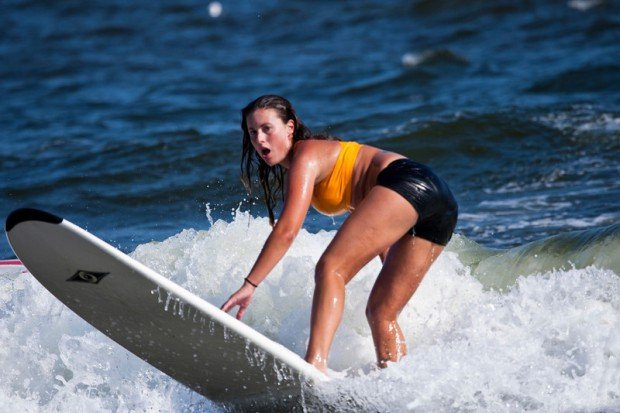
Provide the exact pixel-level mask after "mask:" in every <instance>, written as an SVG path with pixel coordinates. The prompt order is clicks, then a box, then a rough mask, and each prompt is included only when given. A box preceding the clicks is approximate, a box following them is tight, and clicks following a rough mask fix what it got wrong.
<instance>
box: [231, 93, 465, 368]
mask: <svg viewBox="0 0 620 413" xmlns="http://www.w3.org/2000/svg"><path fill="white" fill-rule="evenodd" d="M241 128H242V130H243V155H242V160H241V165H242V169H243V170H244V174H243V178H244V183H245V184H246V187H248V189H249V190H251V181H252V175H253V173H254V172H255V170H256V169H257V170H258V177H259V180H260V182H261V185H262V187H263V191H264V196H265V201H266V203H267V209H268V211H269V219H270V222H271V225H272V226H273V231H272V232H271V234H270V235H269V237H268V238H267V241H266V242H265V245H264V247H263V249H262V251H261V252H260V254H259V256H258V258H257V260H256V262H255V264H254V266H253V267H252V270H251V271H250V273H249V274H248V276H247V277H246V278H245V280H244V282H243V285H242V286H241V288H240V289H239V290H237V291H236V292H235V293H234V294H233V295H232V296H231V297H230V298H229V299H228V301H226V303H224V305H223V306H222V310H224V311H229V310H231V309H232V308H234V307H237V306H238V307H239V310H238V312H237V318H238V319H241V317H242V316H243V314H244V313H245V311H246V309H247V307H248V305H249V304H250V301H251V300H252V296H253V294H254V291H255V289H256V288H257V287H258V286H259V285H260V283H261V282H262V281H263V280H264V279H265V278H266V277H267V275H268V274H269V272H270V271H271V270H272V269H273V268H274V267H275V265H276V264H277V263H278V262H279V261H280V259H281V258H282V257H283V256H284V254H285V253H286V251H287V250H288V248H289V247H290V246H291V244H292V243H293V240H294V239H295V236H296V235H297V233H298V231H299V230H300V228H301V226H302V224H303V222H304V219H305V217H306V214H307V212H308V209H309V208H310V205H313V206H314V207H315V208H316V209H317V210H318V211H319V212H322V213H325V214H328V215H337V214H341V213H344V212H350V213H351V214H350V215H349V217H348V218H347V219H346V220H345V221H344V223H343V224H342V226H341V228H340V230H339V231H338V233H337V234H336V236H335V237H334V239H333V240H332V241H331V243H330V244H329V246H328V247H327V249H326V250H325V252H324V253H323V255H322V256H321V258H320V259H319V262H318V263H317V266H316V272H315V283H316V287H315V290H314V297H313V302H312V316H311V327H310V341H309V344H308V351H307V353H306V357H305V358H306V361H307V362H308V363H310V364H313V365H314V366H315V367H317V368H318V369H319V370H321V371H323V372H326V371H327V356H328V354H329V349H330V347H331V344H332V340H333V338H334V334H335V332H336V329H337V327H338V324H339V323H340V319H341V316H342V311H343V308H344V296H345V291H344V288H345V285H346V284H347V283H348V282H349V281H350V280H351V279H352V278H353V277H354V276H355V274H357V272H358V271H359V270H360V269H361V268H362V267H363V266H364V265H366V264H367V263H368V262H369V261H370V260H372V259H373V258H374V257H376V256H380V257H381V260H382V262H383V267H382V269H381V272H380V273H379V276H378V278H377V280H376V282H375V285H374V287H373V289H372V291H371V293H370V297H369V299H368V305H367V307H366V317H367V319H368V322H369V324H370V328H371V331H372V337H373V341H374V344H375V349H376V354H377V364H378V365H379V367H386V366H387V362H388V361H397V360H398V359H400V358H401V357H402V356H404V355H405V354H406V345H405V339H404V336H403V333H402V331H401V329H400V327H399V325H398V322H397V318H398V315H399V313H400V312H401V310H402V309H403V308H404V307H405V305H406V304H407V302H408V301H409V299H410V298H411V296H412V295H413V293H414V292H415V290H416V289H417V287H418V285H419V284H420V282H421V281H422V278H423V277H424V275H425V274H426V272H427V271H428V269H429V267H430V266H431V264H432V263H433V262H434V261H435V259H436V258H437V256H438V255H439V254H440V253H441V251H442V250H443V248H444V246H445V245H446V244H447V243H448V241H449V240H450V238H451V236H452V232H453V230H454V227H455V225H456V219H457V204H456V201H455V200H454V197H453V196H452V194H451V192H450V190H449V189H448V187H447V185H446V184H445V183H444V182H443V181H442V180H441V179H439V178H438V177H437V176H436V175H434V174H433V173H432V172H431V171H430V170H429V169H428V168H427V167H425V166H423V165H420V164H418V163H415V162H413V161H411V160H409V159H407V158H405V157H404V156H402V155H399V154H396V153H393V152H386V151H382V150H380V149H377V148H374V147H372V146H368V145H360V144H358V143H355V142H341V141H338V140H335V139H332V138H328V137H325V136H313V135H312V134H311V133H310V131H309V130H308V128H306V127H305V126H304V124H303V123H302V122H301V121H300V120H299V118H298V117H297V115H296V113H295V110H294V109H293V108H292V106H291V104H290V102H288V101H287V100H286V99H284V98H282V97H279V96H274V95H268V96H261V97H259V98H258V99H256V100H254V101H253V102H251V103H250V104H249V105H248V106H246V107H245V108H244V109H243V110H242V120H241ZM285 174H286V181H285V180H284V177H285ZM283 186H284V188H282V187H283ZM283 189H284V196H283V199H284V205H283V208H282V213H281V215H280V218H279V219H278V221H277V222H275V220H274V213H273V210H274V208H275V204H276V202H277V199H278V194H279V193H281V192H282V190H283Z"/></svg>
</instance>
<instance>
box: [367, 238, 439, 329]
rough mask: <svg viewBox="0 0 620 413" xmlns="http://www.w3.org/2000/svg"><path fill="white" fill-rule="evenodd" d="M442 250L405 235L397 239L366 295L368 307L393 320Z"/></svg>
mask: <svg viewBox="0 0 620 413" xmlns="http://www.w3.org/2000/svg"><path fill="white" fill-rule="evenodd" d="M443 248H444V247H443V246H441V245H438V244H435V243H433V242H431V241H428V240H426V239H423V238H419V237H413V236H411V235H409V234H406V235H404V236H403V237H401V239H399V240H398V242H396V243H395V244H394V245H393V246H392V247H391V248H390V250H389V252H388V255H387V257H386V260H385V262H384V264H383V269H382V270H381V273H380V274H379V277H378V278H377V280H376V281H375V285H374V286H373V288H372V291H371V293H370V297H369V299H368V304H369V307H370V308H373V309H375V310H377V309H380V310H381V313H382V314H385V315H386V316H389V317H390V318H394V319H395V318H396V317H397V316H398V314H399V313H400V312H401V310H402V309H403V308H404V307H405V305H406V304H407V302H409V299H410V298H411V296H412V295H413V293H414V292H415V291H416V290H417V288H418V286H419V285H420V283H421V282H422V279H423V278H424V276H425V275H426V273H427V272H428V269H429V268H430V267H431V265H432V264H433V262H435V260H436V259H437V257H438V256H439V254H440V253H441V252H442V251H443Z"/></svg>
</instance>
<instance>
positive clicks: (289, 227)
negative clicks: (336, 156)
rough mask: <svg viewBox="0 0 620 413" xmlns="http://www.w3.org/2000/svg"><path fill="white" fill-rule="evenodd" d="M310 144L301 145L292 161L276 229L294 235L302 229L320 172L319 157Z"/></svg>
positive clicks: (284, 233)
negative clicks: (315, 154)
mask: <svg viewBox="0 0 620 413" xmlns="http://www.w3.org/2000/svg"><path fill="white" fill-rule="evenodd" d="M313 152H314V151H312V149H311V148H310V147H309V146H308V145H299V147H298V148H296V153H295V156H294V158H293V159H292V161H291V165H290V168H289V170H288V174H287V175H288V179H287V181H286V188H285V189H286V191H285V195H284V206H283V208H282V213H281V215H280V218H279V219H278V221H277V223H276V225H275V228H274V230H278V231H282V233H283V235H290V236H292V237H294V236H295V235H297V232H299V230H300V229H301V226H302V225H303V222H304V220H305V218H306V215H307V213H308V209H309V208H310V204H311V202H312V193H313V191H314V183H315V181H316V177H317V174H318V168H319V165H318V162H317V157H316V156H314V153H313Z"/></svg>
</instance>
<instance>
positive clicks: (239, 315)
mask: <svg viewBox="0 0 620 413" xmlns="http://www.w3.org/2000/svg"><path fill="white" fill-rule="evenodd" d="M245 309H246V307H241V306H239V311H237V320H241V317H243V314H245Z"/></svg>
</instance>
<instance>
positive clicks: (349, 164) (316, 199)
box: [312, 142, 362, 215]
mask: <svg viewBox="0 0 620 413" xmlns="http://www.w3.org/2000/svg"><path fill="white" fill-rule="evenodd" d="M339 143H340V153H339V154H338V159H336V163H335V164H334V169H332V171H331V173H330V174H329V175H328V176H326V177H325V178H324V179H323V180H321V182H319V183H318V184H316V185H315V186H314V192H313V194H312V206H313V207H314V208H315V209H316V210H317V211H319V212H320V213H322V214H325V215H340V214H344V213H345V212H347V211H348V210H349V208H350V207H351V179H352V177H353V166H354V165H355V159H356V158H357V153H358V152H359V150H360V148H361V147H362V145H360V144H359V143H357V142H339Z"/></svg>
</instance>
